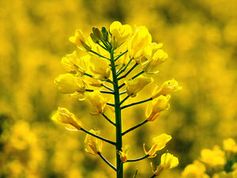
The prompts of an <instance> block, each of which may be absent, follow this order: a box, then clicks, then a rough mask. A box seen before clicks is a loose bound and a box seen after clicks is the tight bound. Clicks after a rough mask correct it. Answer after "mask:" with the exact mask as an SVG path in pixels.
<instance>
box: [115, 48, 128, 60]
mask: <svg viewBox="0 0 237 178" xmlns="http://www.w3.org/2000/svg"><path fill="white" fill-rule="evenodd" d="M127 52H128V50H126V51H124V52H123V53H121V54H119V55H118V56H117V57H116V58H115V59H114V61H117V60H118V59H119V58H120V57H121V56H123V55H124V54H126V53H127Z"/></svg>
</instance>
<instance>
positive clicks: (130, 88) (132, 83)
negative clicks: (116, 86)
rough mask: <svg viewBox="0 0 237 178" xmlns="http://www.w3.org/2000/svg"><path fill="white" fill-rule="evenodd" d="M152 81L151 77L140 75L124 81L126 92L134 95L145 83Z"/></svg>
mask: <svg viewBox="0 0 237 178" xmlns="http://www.w3.org/2000/svg"><path fill="white" fill-rule="evenodd" d="M151 82H152V78H151V77H145V76H140V77H138V78H136V79H134V80H128V81H125V82H124V83H125V85H126V91H127V94H128V95H129V96H131V97H135V96H136V95H137V93H138V92H139V91H141V90H142V89H143V88H144V87H145V86H146V85H148V84H149V83H151Z"/></svg>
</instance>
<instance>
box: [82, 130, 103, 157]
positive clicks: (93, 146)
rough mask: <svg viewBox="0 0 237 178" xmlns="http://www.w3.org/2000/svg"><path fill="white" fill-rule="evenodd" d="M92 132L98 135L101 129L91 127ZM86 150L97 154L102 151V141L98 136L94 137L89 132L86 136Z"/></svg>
mask: <svg viewBox="0 0 237 178" xmlns="http://www.w3.org/2000/svg"><path fill="white" fill-rule="evenodd" d="M89 132H90V133H93V134H94V135H98V134H99V131H95V130H93V129H91V130H90V131H89ZM84 143H85V147H86V148H85V151H86V152H87V153H90V154H93V155H97V154H98V153H101V151H102V141H101V140H100V139H98V138H96V137H93V136H92V135H89V134H87V135H86V138H85V141H84Z"/></svg>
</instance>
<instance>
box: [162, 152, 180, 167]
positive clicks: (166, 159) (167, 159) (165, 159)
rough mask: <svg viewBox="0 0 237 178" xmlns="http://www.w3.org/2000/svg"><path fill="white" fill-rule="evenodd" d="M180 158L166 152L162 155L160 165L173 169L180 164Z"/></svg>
mask: <svg viewBox="0 0 237 178" xmlns="http://www.w3.org/2000/svg"><path fill="white" fill-rule="evenodd" d="M178 164H179V160H178V158H177V157H175V156H174V155H172V154H171V153H164V154H162V155H161V160H160V166H161V167H162V168H164V169H172V168H174V167H176V166H178Z"/></svg>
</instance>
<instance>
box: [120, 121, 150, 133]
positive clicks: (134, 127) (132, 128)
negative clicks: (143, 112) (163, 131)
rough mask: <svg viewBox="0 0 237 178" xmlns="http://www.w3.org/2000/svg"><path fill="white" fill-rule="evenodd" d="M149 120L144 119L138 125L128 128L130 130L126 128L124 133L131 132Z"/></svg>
mask: <svg viewBox="0 0 237 178" xmlns="http://www.w3.org/2000/svg"><path fill="white" fill-rule="evenodd" d="M147 122H148V120H144V121H143V122H141V123H140V124H137V125H135V126H133V127H131V128H130V129H128V130H126V131H124V132H123V133H122V135H125V134H127V133H128V132H130V131H132V130H134V129H136V128H138V127H140V126H142V125H143V124H145V123H147Z"/></svg>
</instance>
